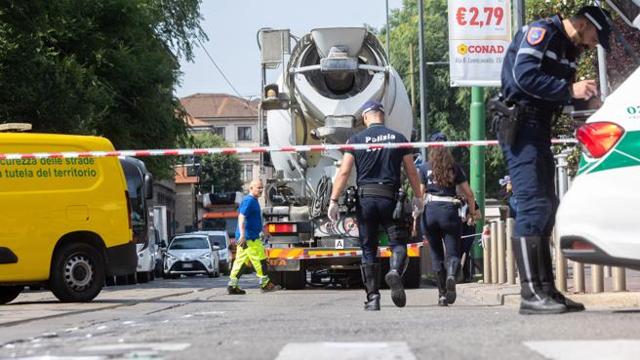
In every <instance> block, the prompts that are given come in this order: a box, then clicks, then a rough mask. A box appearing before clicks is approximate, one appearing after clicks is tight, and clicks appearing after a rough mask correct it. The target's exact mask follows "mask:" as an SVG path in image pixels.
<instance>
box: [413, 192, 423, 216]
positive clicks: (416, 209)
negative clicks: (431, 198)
mask: <svg viewBox="0 0 640 360" xmlns="http://www.w3.org/2000/svg"><path fill="white" fill-rule="evenodd" d="M411 208H412V212H411V215H413V217H414V218H417V217H418V216H420V214H422V211H423V210H424V202H423V201H422V199H421V198H419V197H417V196H414V197H413V200H411Z"/></svg>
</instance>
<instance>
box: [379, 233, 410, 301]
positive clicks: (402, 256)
mask: <svg viewBox="0 0 640 360" xmlns="http://www.w3.org/2000/svg"><path fill="white" fill-rule="evenodd" d="M406 263H407V249H406V248H405V247H403V246H396V247H395V248H394V249H393V252H392V253H391V258H390V259H389V272H388V273H387V274H386V275H385V276H384V281H385V282H386V283H387V285H389V288H390V289H391V300H392V301H393V303H394V304H395V305H396V306H397V307H404V306H405V305H406V304H407V296H406V294H405V293H404V286H403V284H402V274H403V273H404V271H405V269H406Z"/></svg>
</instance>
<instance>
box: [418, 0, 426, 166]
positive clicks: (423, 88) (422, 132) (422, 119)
mask: <svg viewBox="0 0 640 360" xmlns="http://www.w3.org/2000/svg"><path fill="white" fill-rule="evenodd" d="M422 1H423V0H419V1H418V47H419V49H418V61H419V62H420V141H422V142H425V141H427V127H428V123H427V102H426V100H425V97H426V84H425V75H426V74H425V72H426V71H425V62H424V9H423V4H422ZM420 153H421V154H422V161H427V149H426V148H422V149H420Z"/></svg>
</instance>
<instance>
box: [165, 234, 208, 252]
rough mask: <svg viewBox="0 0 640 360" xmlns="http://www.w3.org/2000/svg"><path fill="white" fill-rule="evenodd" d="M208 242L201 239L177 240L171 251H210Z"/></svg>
mask: <svg viewBox="0 0 640 360" xmlns="http://www.w3.org/2000/svg"><path fill="white" fill-rule="evenodd" d="M208 248H209V245H208V244H207V240H206V239H205V238H201V237H184V238H177V239H174V240H173V241H172V242H171V246H169V250H196V249H208Z"/></svg>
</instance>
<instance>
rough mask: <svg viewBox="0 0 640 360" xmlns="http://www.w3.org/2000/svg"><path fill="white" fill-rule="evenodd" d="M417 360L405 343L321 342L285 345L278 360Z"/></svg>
mask: <svg viewBox="0 0 640 360" xmlns="http://www.w3.org/2000/svg"><path fill="white" fill-rule="evenodd" d="M299 359H306V360H320V359H331V360H346V359H349V360H356V359H367V360H369V359H371V360H415V359H416V357H415V356H414V355H413V353H411V350H410V349H409V346H408V345H407V343H405V342H319V343H290V344H287V345H285V346H284V347H283V348H282V350H280V353H279V354H278V357H277V358H276V360H299Z"/></svg>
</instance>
